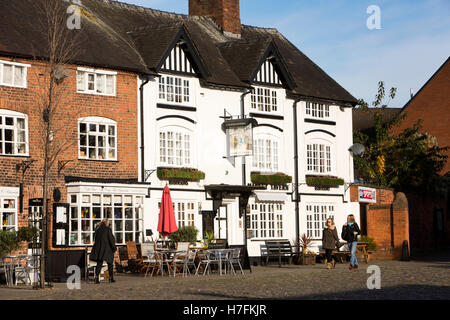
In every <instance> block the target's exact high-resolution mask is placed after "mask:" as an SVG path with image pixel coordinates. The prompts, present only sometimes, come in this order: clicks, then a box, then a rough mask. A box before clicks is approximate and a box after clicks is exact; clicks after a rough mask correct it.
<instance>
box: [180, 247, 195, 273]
mask: <svg viewBox="0 0 450 320" xmlns="http://www.w3.org/2000/svg"><path fill="white" fill-rule="evenodd" d="M196 257H197V252H196V251H194V250H190V251H189V252H188V254H187V255H186V256H185V258H184V263H183V277H184V276H186V275H187V274H189V275H190V274H191V270H190V269H189V267H194V270H197V266H196V265H195V259H196Z"/></svg>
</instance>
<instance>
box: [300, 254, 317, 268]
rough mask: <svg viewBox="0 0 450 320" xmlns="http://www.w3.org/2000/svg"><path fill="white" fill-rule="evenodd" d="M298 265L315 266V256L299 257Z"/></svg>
mask: <svg viewBox="0 0 450 320" xmlns="http://www.w3.org/2000/svg"><path fill="white" fill-rule="evenodd" d="M300 263H301V264H303V265H308V264H309V265H315V264H316V255H312V254H306V255H304V256H300Z"/></svg>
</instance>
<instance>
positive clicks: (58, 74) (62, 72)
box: [55, 67, 69, 83]
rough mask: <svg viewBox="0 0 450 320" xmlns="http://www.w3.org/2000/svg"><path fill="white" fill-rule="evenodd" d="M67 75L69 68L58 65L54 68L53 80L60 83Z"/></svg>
mask: <svg viewBox="0 0 450 320" xmlns="http://www.w3.org/2000/svg"><path fill="white" fill-rule="evenodd" d="M68 76H69V70H67V69H66V68H64V67H58V68H57V69H56V70H55V80H56V82H58V83H60V82H62V81H63V80H64V79H65V78H67V77H68Z"/></svg>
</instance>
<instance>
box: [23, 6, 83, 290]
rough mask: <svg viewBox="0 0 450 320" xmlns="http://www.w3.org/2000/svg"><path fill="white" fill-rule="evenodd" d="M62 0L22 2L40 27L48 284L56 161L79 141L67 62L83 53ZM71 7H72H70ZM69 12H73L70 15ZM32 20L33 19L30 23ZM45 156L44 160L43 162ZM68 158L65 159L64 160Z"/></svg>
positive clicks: (36, 48) (37, 52) (37, 53)
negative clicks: (50, 206) (33, 13)
mask: <svg viewBox="0 0 450 320" xmlns="http://www.w3.org/2000/svg"><path fill="white" fill-rule="evenodd" d="M67 2H68V1H59V0H25V1H23V5H24V6H26V7H27V8H26V9H25V11H24V12H28V11H29V8H33V9H34V12H35V13H36V19H35V20H34V21H32V25H30V28H33V29H37V30H38V34H39V39H38V41H36V42H34V43H32V44H30V45H31V46H32V49H31V50H32V52H33V55H34V60H35V64H36V65H39V66H40V67H41V68H42V70H43V72H41V73H40V74H39V77H38V80H37V81H38V84H39V85H38V88H39V89H38V90H37V92H36V99H35V102H36V107H35V108H36V111H37V114H38V118H39V120H40V121H39V128H37V130H38V132H39V137H40V140H41V141H40V146H41V147H42V148H41V154H40V155H39V159H40V161H39V165H42V172H43V174H42V196H43V199H44V201H43V218H42V237H41V263H40V279H41V283H40V286H41V288H43V287H44V286H45V262H46V257H45V255H46V250H47V248H48V243H47V242H48V212H49V209H48V202H47V201H46V200H47V199H48V198H49V194H50V190H51V187H53V186H54V185H55V183H56V181H57V176H56V173H57V168H56V165H57V162H58V160H61V156H62V155H63V154H64V153H65V152H66V151H67V150H68V149H69V148H71V147H73V146H74V145H76V144H77V139H76V138H75V139H74V129H73V117H77V112H76V111H75V110H71V113H70V116H71V117H69V115H68V113H67V110H66V107H67V106H70V104H71V103H70V99H71V98H70V97H71V91H70V90H71V88H70V86H69V84H68V83H67V81H66V82H64V80H65V79H66V78H67V77H68V76H69V70H68V65H69V63H70V62H73V61H75V58H76V57H77V56H78V55H79V54H80V47H79V43H80V41H79V40H80V35H81V32H80V30H77V29H74V28H70V27H69V26H70V25H69V21H68V19H70V18H73V13H74V11H75V12H76V10H74V9H73V5H72V4H71V3H70V2H69V3H67ZM68 8H69V9H68ZM69 13H71V14H72V15H71V16H69ZM30 23H31V22H30ZM41 159H42V161H41ZM65 160H66V159H65Z"/></svg>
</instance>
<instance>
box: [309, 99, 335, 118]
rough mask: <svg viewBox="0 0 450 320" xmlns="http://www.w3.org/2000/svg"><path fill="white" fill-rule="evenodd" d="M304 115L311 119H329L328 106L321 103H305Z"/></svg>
mask: <svg viewBox="0 0 450 320" xmlns="http://www.w3.org/2000/svg"><path fill="white" fill-rule="evenodd" d="M306 115H307V116H310V117H312V118H329V117H330V106H329V105H326V104H323V103H315V102H307V103H306Z"/></svg>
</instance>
